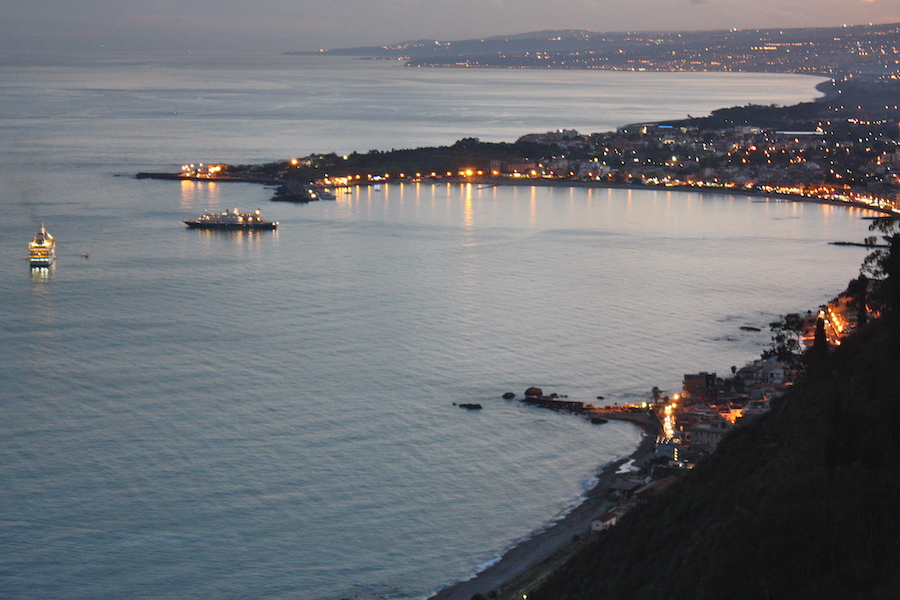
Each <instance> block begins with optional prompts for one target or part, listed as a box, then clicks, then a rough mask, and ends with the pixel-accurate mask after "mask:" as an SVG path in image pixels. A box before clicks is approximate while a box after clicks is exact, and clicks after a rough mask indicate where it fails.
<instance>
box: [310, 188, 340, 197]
mask: <svg viewBox="0 0 900 600" xmlns="http://www.w3.org/2000/svg"><path fill="white" fill-rule="evenodd" d="M312 189H313V191H314V192H315V194H316V196H317V197H318V198H319V200H337V196H336V195H335V194H334V192H332V191H331V190H329V189H327V188H324V187H319V186H317V187H314V188H312Z"/></svg>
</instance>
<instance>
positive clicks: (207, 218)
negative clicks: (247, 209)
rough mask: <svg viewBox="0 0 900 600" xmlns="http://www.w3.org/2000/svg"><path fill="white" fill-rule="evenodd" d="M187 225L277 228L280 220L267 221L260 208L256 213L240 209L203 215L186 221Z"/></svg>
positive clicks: (213, 227) (201, 227) (219, 227)
mask: <svg viewBox="0 0 900 600" xmlns="http://www.w3.org/2000/svg"><path fill="white" fill-rule="evenodd" d="M184 223H185V225H187V226H188V227H190V228H191V229H233V230H246V229H276V228H277V227H278V221H266V220H265V219H263V218H262V215H261V214H260V211H259V209H258V208H257V209H256V212H254V213H240V212H238V209H236V208H235V209H234V211H227V210H226V211H225V212H223V213H213V214H211V215H203V216H202V217H199V218H197V219H194V220H193V221H185V222H184Z"/></svg>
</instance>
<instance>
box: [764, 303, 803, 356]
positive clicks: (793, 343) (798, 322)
mask: <svg viewBox="0 0 900 600" xmlns="http://www.w3.org/2000/svg"><path fill="white" fill-rule="evenodd" d="M769 329H770V330H771V331H772V344H771V346H770V347H769V349H768V350H765V351H763V353H762V357H763V358H772V357H776V358H778V360H780V361H781V362H783V363H785V364H788V365H791V366H795V367H799V366H801V364H802V354H803V351H802V348H801V346H800V334H801V333H802V331H803V317H802V316H801V315H799V314H797V313H790V314H787V315H785V316H784V318H783V319H781V320H780V321H773V322H772V323H769Z"/></svg>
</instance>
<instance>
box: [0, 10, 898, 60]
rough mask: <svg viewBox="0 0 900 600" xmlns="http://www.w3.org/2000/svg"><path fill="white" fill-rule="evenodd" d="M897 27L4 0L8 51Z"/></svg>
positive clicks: (746, 13) (823, 17) (889, 13)
mask: <svg viewBox="0 0 900 600" xmlns="http://www.w3.org/2000/svg"><path fill="white" fill-rule="evenodd" d="M898 21H900V0H553V1H548V0H177V1H176V0H140V1H136V0H132V1H129V0H4V1H3V2H2V3H0V51H2V52H20V51H28V52H46V51H50V52H57V51H58V52H67V51H73V50H90V49H96V48H100V47H104V48H106V49H112V50H122V51H146V50H150V49H168V50H176V51H184V50H191V51H227V50H241V51H243V50H259V51H264V52H283V51H291V50H314V49H318V48H346V47H351V46H363V45H381V44H389V43H394V42H402V41H407V40H412V39H419V38H428V39H437V40H461V39H472V38H481V37H487V36H492V35H505V34H513V33H524V32H528V31H536V30H542V29H589V30H593V31H653V30H696V29H726V28H732V27H734V28H742V29H748V28H769V27H816V26H836V25H859V24H865V23H893V22H898Z"/></svg>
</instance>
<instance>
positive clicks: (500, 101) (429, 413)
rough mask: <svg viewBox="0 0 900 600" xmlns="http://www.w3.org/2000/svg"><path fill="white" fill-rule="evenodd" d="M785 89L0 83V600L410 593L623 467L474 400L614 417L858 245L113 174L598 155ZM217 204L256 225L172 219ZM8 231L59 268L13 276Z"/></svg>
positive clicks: (710, 84)
mask: <svg viewBox="0 0 900 600" xmlns="http://www.w3.org/2000/svg"><path fill="white" fill-rule="evenodd" d="M815 83H816V80H815V79H810V78H802V77H784V76H774V75H725V74H719V75H710V74H647V73H639V74H623V73H587V72H554V71H551V72H540V71H456V70H440V71H422V70H411V69H404V68H402V67H401V66H399V65H398V64H395V63H381V62H368V61H367V62H362V61H352V60H346V59H337V60H332V59H328V60H319V61H312V60H310V59H300V58H297V57H246V56H244V57H229V58H228V59H227V60H225V59H222V58H221V57H219V58H216V59H213V58H209V57H206V58H203V57H194V56H187V57H153V58H147V57H130V58H128V59H122V58H118V59H112V58H109V57H100V56H94V57H83V58H69V59H67V60H66V61H58V60H57V61H47V60H38V59H35V58H33V57H30V58H25V59H23V58H21V57H18V58H11V57H7V59H6V61H5V63H4V65H3V66H2V76H0V102H2V111H0V130H2V134H3V135H2V136H0V178H2V179H0V181H2V185H0V199H2V205H3V207H4V209H5V215H6V218H5V219H3V220H2V222H0V258H2V260H0V305H2V307H3V310H2V312H0V378H2V387H0V476H2V481H3V482H4V484H3V485H2V486H0V506H2V509H3V510H2V515H0V596H2V597H4V598H17V599H43V598H57V599H99V598H109V599H113V598H116V599H118V598H134V599H144V598H146V599H151V598H152V599H159V598H173V599H174V598H178V599H186V598H198V599H199V598H203V599H208V598H222V599H230V598H234V599H238V598H241V599H243V598H248V597H254V598H273V599H274V598H278V599H281V598H284V599H299V600H313V599H323V600H335V599H338V598H362V599H367V598H376V597H377V598H419V597H422V596H425V595H427V594H428V593H430V592H432V591H434V590H436V589H438V588H439V587H441V586H443V585H445V584H448V583H451V582H453V581H455V580H458V579H460V578H464V577H468V576H469V575H471V574H472V573H473V572H474V571H475V570H476V569H477V568H478V566H479V565H483V564H486V563H488V562H490V561H492V560H494V559H495V558H496V557H497V556H498V555H499V554H500V553H501V552H502V551H503V550H504V549H505V548H507V547H509V546H510V545H511V544H513V543H515V541H516V540H519V539H522V538H523V537H526V536H528V535H529V534H530V533H532V532H534V531H535V530H537V529H539V528H541V527H543V526H545V525H546V524H547V523H548V522H549V521H550V520H552V519H554V518H556V517H558V516H559V515H561V514H564V512H565V511H566V510H568V509H569V508H571V507H572V506H574V505H575V504H576V503H577V502H578V501H579V498H580V496H581V494H582V493H583V491H584V489H585V487H586V486H587V485H589V484H590V481H591V478H592V477H593V475H594V474H595V473H596V472H597V470H598V468H599V467H600V466H601V465H602V464H604V463H606V462H609V461H611V460H614V459H616V458H618V457H621V456H623V455H625V454H627V453H629V452H630V451H631V450H632V449H633V447H634V446H635V444H636V443H637V441H638V439H639V433H638V432H637V431H636V430H635V429H634V428H632V427H630V426H629V425H627V424H624V423H610V424H607V425H604V426H602V427H594V426H591V425H590V424H588V423H587V422H585V421H581V420H578V419H576V418H573V417H566V416H562V415H557V414H554V413H547V412H542V411H540V410H537V409H533V408H526V407H523V406H521V405H519V404H518V403H515V402H509V401H505V400H502V399H500V395H501V394H502V393H503V392H506V391H514V392H518V393H521V392H522V391H523V390H524V389H525V388H526V387H528V386H531V385H539V386H541V387H543V388H544V389H545V390H547V391H554V392H557V393H560V394H566V395H568V396H569V398H570V399H576V400H585V401H590V400H593V399H594V398H595V397H596V396H598V395H604V396H605V397H606V399H607V401H610V402H615V401H619V402H621V401H629V400H634V399H640V398H643V397H645V396H646V395H647V393H648V392H649V390H650V389H651V388H652V387H653V386H659V387H661V388H664V389H670V390H675V389H677V387H678V386H679V382H680V379H681V375H682V374H683V373H685V372H691V371H698V370H712V371H720V372H723V371H727V370H728V369H729V367H730V366H731V365H740V364H743V362H746V361H748V360H751V359H752V358H754V357H755V356H757V355H758V354H759V351H760V349H761V347H762V346H764V345H765V344H766V342H767V334H766V333H765V332H760V333H753V332H746V331H742V330H741V329H740V327H741V326H742V325H753V326H757V327H762V328H765V326H766V324H767V323H768V322H769V321H771V320H773V319H774V318H775V317H777V316H778V315H780V314H783V313H785V312H788V311H794V310H805V309H808V308H815V307H816V306H817V305H818V304H820V303H822V302H823V301H825V300H827V299H828V298H829V297H831V296H833V295H834V294H835V293H836V292H837V291H839V290H840V289H842V287H843V285H844V284H845V283H846V281H848V280H849V279H850V278H852V277H853V276H854V275H855V273H856V270H857V267H858V265H859V263H860V261H861V259H862V251H861V250H859V249H855V248H848V247H836V246H830V245H828V244H827V242H829V241H835V240H859V239H861V238H862V237H864V236H865V235H866V222H865V221H864V220H862V217H863V216H864V213H862V212H860V211H855V210H846V209H838V208H833V207H825V206H818V205H814V204H793V203H785V202H775V201H770V202H766V201H760V200H758V199H750V198H746V197H742V196H727V195H697V194H682V193H668V192H663V191H644V192H627V191H619V190H586V189H544V188H541V189H536V188H529V187H522V188H487V189H479V188H478V187H477V186H474V187H473V186H422V185H402V186H398V185H389V186H385V187H384V189H383V190H382V191H374V190H370V189H357V190H354V191H352V193H349V194H341V195H339V197H338V200H337V201H336V202H319V203H313V204H309V205H305V206H295V205H288V204H280V203H275V204H270V203H269V202H268V198H269V197H270V195H271V190H267V189H265V188H263V187H260V186H254V185H247V184H232V185H214V184H209V185H204V184H195V183H177V182H160V181H138V180H135V179H133V178H131V177H130V176H131V175H132V174H133V173H134V172H136V171H139V170H145V169H159V170H171V169H174V168H176V167H177V166H179V165H180V164H182V163H183V162H186V161H187V162H201V161H228V162H240V161H246V162H251V161H261V160H269V159H283V158H288V157H290V156H299V155H304V154H308V153H311V152H327V151H332V150H334V151H338V152H344V151H350V150H354V149H355V150H366V149H369V148H380V149H388V148H391V147H397V148H400V147H412V146H420V145H429V144H439V143H452V142H453V141H455V140H456V139H459V138H461V137H480V138H482V139H486V140H513V139H515V138H516V137H518V136H519V135H521V134H524V133H528V132H535V131H546V130H549V129H555V128H559V127H566V128H576V129H579V130H581V131H584V132H591V131H603V130H608V129H612V128H615V127H616V126H619V125H622V124H625V123H630V122H636V121H642V120H650V119H658V118H665V117H677V116H684V115H685V114H688V113H690V114H704V113H706V112H708V111H709V110H712V109H714V108H717V107H721V106H729V105H734V104H745V103H747V102H757V103H766V104H768V103H772V102H775V103H783V104H788V103H793V102H797V101H801V100H808V99H811V98H813V97H816V95H817V94H816V93H815V92H814V90H813V85H814V84H815ZM235 206H237V207H240V208H242V209H248V210H249V209H254V208H257V207H260V208H262V209H263V214H264V215H265V216H267V217H270V218H273V219H276V220H278V221H280V223H281V226H280V228H279V230H278V231H277V232H266V233H261V234H253V235H246V234H244V235H240V234H239V235H222V234H215V233H209V232H198V231H189V230H186V229H185V228H184V227H183V226H182V224H181V220H182V219H186V218H189V217H194V216H197V215H199V214H201V213H202V212H203V211H205V210H224V209H226V208H232V207H235ZM41 222H43V223H45V224H46V226H47V227H48V229H49V230H50V231H51V232H52V233H53V234H54V235H55V236H56V237H57V240H58V243H59V254H60V257H59V260H58V261H57V264H56V265H55V267H54V268H53V269H52V270H51V271H50V272H49V273H46V274H44V275H35V274H31V273H30V272H29V270H28V267H27V260H26V258H25V254H26V248H25V246H26V243H27V241H28V240H29V239H30V238H31V236H32V235H33V234H34V233H35V231H36V228H37V227H38V226H39V225H40V223H41ZM82 252H87V253H88V254H89V256H90V258H89V259H87V260H85V259H82V258H81V253H82ZM459 402H479V403H481V404H483V405H484V407H485V408H484V410H483V411H480V412H478V413H472V412H466V411H463V410H460V409H459V408H458V407H456V406H454V403H459Z"/></svg>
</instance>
